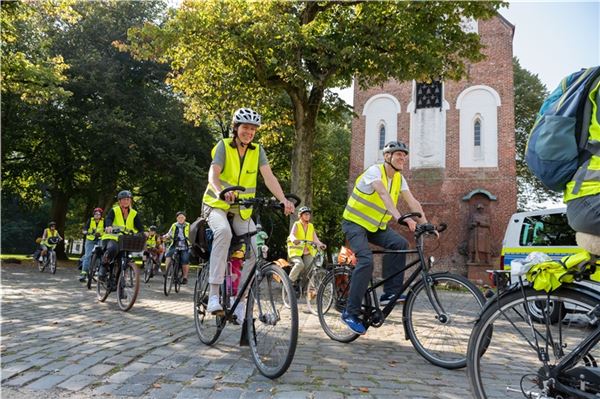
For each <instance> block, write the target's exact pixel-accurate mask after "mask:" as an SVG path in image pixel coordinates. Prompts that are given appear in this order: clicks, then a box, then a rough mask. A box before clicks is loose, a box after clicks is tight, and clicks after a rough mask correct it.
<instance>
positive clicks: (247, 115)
mask: <svg viewBox="0 0 600 399" xmlns="http://www.w3.org/2000/svg"><path fill="white" fill-rule="evenodd" d="M232 122H233V124H234V125H236V124H240V123H247V124H250V125H254V126H257V127H258V126H260V114H259V113H258V112H256V111H253V110H251V109H250V108H240V109H238V110H237V111H235V113H234V114H233V121H232Z"/></svg>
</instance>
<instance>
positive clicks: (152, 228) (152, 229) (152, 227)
mask: <svg viewBox="0 0 600 399" xmlns="http://www.w3.org/2000/svg"><path fill="white" fill-rule="evenodd" d="M148 230H150V231H156V226H154V225H152V226H150V227H149V228H148Z"/></svg>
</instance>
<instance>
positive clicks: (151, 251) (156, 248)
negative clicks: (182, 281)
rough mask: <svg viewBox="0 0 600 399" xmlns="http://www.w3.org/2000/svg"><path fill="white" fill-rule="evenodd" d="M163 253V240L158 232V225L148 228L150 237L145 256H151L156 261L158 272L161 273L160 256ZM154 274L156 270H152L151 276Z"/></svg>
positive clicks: (147, 240)
mask: <svg viewBox="0 0 600 399" xmlns="http://www.w3.org/2000/svg"><path fill="white" fill-rule="evenodd" d="M161 253H162V240H161V239H160V236H159V235H158V234H157V232H156V226H154V225H152V226H150V227H149V228H148V237H147V238H146V251H145V253H144V255H145V256H151V257H152V259H154V261H155V262H156V272H157V273H160V257H161ZM152 276H154V270H150V277H152Z"/></svg>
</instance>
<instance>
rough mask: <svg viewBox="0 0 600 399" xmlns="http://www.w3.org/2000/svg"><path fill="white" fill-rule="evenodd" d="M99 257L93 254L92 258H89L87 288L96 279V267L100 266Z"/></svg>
mask: <svg viewBox="0 0 600 399" xmlns="http://www.w3.org/2000/svg"><path fill="white" fill-rule="evenodd" d="M100 258H101V256H98V254H93V255H92V259H91V260H90V267H89V269H88V274H87V288H88V290H89V289H91V288H92V281H94V280H95V279H96V273H97V272H98V269H99V268H100V262H101V259H100Z"/></svg>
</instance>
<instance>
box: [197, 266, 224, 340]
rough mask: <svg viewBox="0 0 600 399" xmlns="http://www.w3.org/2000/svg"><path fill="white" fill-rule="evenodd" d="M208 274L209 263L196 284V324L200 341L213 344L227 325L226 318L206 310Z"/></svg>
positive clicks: (202, 270) (201, 271)
mask: <svg viewBox="0 0 600 399" xmlns="http://www.w3.org/2000/svg"><path fill="white" fill-rule="evenodd" d="M208 275H209V266H208V263H207V264H205V265H204V266H203V267H202V269H201V270H200V272H199V273H198V278H197V279H196V285H195V286H194V324H195V325H196V333H197V334H198V338H200V341H201V342H202V343H203V344H206V345H212V344H214V343H215V342H216V341H217V339H219V335H221V331H223V326H224V325H225V319H224V318H223V317H221V316H215V315H212V314H211V313H210V312H207V311H206V308H207V307H208V294H209V284H208Z"/></svg>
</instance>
